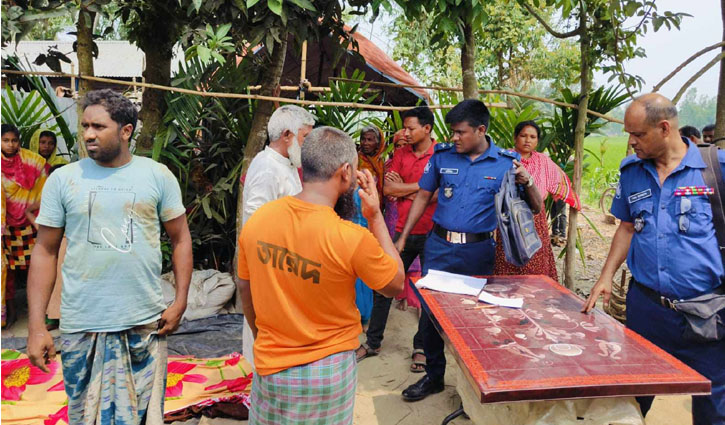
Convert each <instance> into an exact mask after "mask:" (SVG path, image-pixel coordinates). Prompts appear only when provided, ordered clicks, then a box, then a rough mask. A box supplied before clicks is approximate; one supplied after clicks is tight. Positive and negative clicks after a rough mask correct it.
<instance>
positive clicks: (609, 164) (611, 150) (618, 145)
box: [584, 136, 627, 170]
mask: <svg viewBox="0 0 725 425" xmlns="http://www.w3.org/2000/svg"><path fill="white" fill-rule="evenodd" d="M602 146H603V148H604V160H603V163H604V167H603V168H604V169H605V170H617V169H619V163H620V162H622V159H624V157H625V155H626V153H627V136H617V137H609V136H589V137H587V138H586V139H585V140H584V148H585V149H588V150H590V151H592V152H593V153H594V154H596V155H597V156H600V157H601V155H602V154H601V150H602ZM586 163H589V164H591V165H590V167H601V164H599V163H598V162H597V160H596V158H593V157H592V156H591V155H590V156H589V157H588V158H587V161H586Z"/></svg>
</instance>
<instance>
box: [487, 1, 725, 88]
mask: <svg viewBox="0 0 725 425" xmlns="http://www.w3.org/2000/svg"><path fill="white" fill-rule="evenodd" d="M724 1H725V0H724ZM496 78H498V88H499V89H503V88H504V84H503V81H504V79H505V76H504V71H503V52H502V51H500V50H499V51H497V52H496Z"/></svg>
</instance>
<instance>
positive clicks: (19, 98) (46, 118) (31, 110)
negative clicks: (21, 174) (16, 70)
mask: <svg viewBox="0 0 725 425" xmlns="http://www.w3.org/2000/svg"><path fill="white" fill-rule="evenodd" d="M52 119H53V114H52V113H51V112H50V110H49V109H48V107H47V105H46V104H45V103H44V102H43V97H42V96H41V95H40V94H39V93H38V92H37V91H36V90H33V91H31V92H30V93H22V92H18V93H16V92H15V91H14V90H13V89H12V88H11V87H10V86H9V85H8V86H5V91H3V96H2V120H3V123H4V124H12V125H14V126H16V127H17V128H18V129H19V130H20V145H21V146H22V147H24V148H26V149H27V148H28V146H29V144H30V138H31V137H32V136H33V133H35V131H36V130H38V129H39V128H41V127H44V128H48V129H49V130H51V131H57V128H58V126H57V125H56V124H55V123H51V121H52Z"/></svg>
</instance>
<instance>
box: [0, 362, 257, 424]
mask: <svg viewBox="0 0 725 425" xmlns="http://www.w3.org/2000/svg"><path fill="white" fill-rule="evenodd" d="M48 368H49V369H50V373H44V372H43V371H41V370H40V369H38V368H36V367H35V366H31V365H30V360H28V357H27V356H26V355H24V354H22V353H20V352H19V351H14V350H2V411H1V413H2V421H3V424H43V425H56V424H58V425H62V424H67V423H68V398H67V397H66V394H65V389H64V386H63V373H62V370H61V365H60V358H59V357H56V359H55V360H54V361H52V362H51V363H50V364H49V365H48ZM166 373H167V375H166V401H165V402H164V414H167V415H168V414H172V413H175V412H179V411H181V410H184V409H187V408H189V407H191V406H198V407H203V406H211V405H213V404H215V403H219V402H232V403H242V404H245V405H247V406H249V394H250V390H251V383H252V367H251V365H250V364H249V362H247V360H246V359H244V357H242V356H241V355H240V354H239V353H232V354H230V355H229V356H224V357H216V358H195V357H189V356H169V361H168V368H167V372H166Z"/></svg>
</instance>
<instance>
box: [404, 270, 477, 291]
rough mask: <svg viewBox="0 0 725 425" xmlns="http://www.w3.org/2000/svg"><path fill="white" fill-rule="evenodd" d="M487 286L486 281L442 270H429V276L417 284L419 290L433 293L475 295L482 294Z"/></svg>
mask: <svg viewBox="0 0 725 425" xmlns="http://www.w3.org/2000/svg"><path fill="white" fill-rule="evenodd" d="M485 284H486V279H479V278H476V277H471V276H464V275H461V274H455V273H448V272H442V271H440V270H428V274H427V275H426V276H425V277H424V278H422V279H420V280H419V281H418V282H416V284H415V287H416V288H418V289H422V288H426V289H431V290H433V291H439V292H447V293H449V294H461V295H473V296H474V297H475V296H477V295H478V293H479V292H481V289H483V286H484V285H485Z"/></svg>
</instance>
